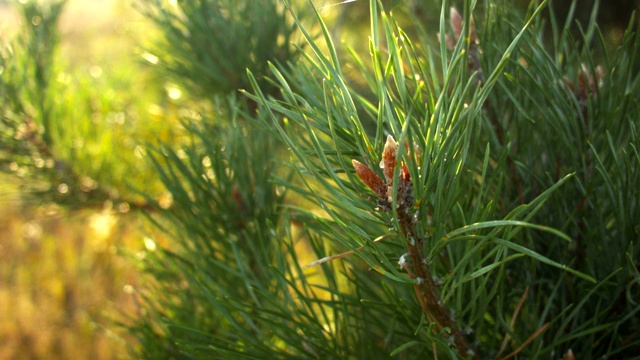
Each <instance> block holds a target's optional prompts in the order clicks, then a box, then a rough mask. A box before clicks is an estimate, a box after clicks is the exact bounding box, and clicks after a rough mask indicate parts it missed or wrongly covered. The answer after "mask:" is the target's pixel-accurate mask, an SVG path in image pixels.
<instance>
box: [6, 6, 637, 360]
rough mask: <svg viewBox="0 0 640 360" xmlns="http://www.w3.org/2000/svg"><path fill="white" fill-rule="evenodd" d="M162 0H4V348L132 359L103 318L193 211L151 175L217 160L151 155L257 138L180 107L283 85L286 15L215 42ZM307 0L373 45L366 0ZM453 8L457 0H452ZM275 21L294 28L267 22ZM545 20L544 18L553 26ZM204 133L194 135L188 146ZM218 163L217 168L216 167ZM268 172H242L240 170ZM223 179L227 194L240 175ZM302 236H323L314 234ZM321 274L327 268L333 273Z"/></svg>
mask: <svg viewBox="0 0 640 360" xmlns="http://www.w3.org/2000/svg"><path fill="white" fill-rule="evenodd" d="M160 2H161V0H153V1H148V2H146V1H142V2H136V4H135V6H132V4H130V3H129V2H127V1H120V0H112V1H98V0H96V1H90V0H68V1H67V2H61V1H20V2H13V3H10V2H0V116H1V119H0V209H1V210H0V264H1V265H0V284H1V287H0V312H1V313H2V314H4V315H3V316H2V318H1V319H0V349H1V350H0V358H47V359H51V358H60V359H68V358H95V359H112V358H128V357H129V356H130V355H129V354H127V353H126V351H124V350H123V349H125V348H126V346H127V345H126V344H125V343H124V342H123V340H122V338H125V339H126V338H127V336H128V335H127V334H126V333H124V332H118V334H117V335H116V334H114V333H112V331H114V328H113V321H112V318H114V317H115V318H117V319H119V320H121V319H122V317H125V318H128V317H136V316H143V315H144V314H142V313H141V312H140V309H139V308H138V307H137V303H136V300H135V299H134V297H133V295H132V294H133V293H134V292H135V288H136V285H137V281H138V277H139V273H140V271H141V269H140V268H136V267H135V266H134V265H133V264H134V263H135V261H131V259H137V260H140V263H139V264H142V265H141V266H143V267H144V266H152V265H149V264H152V263H146V262H145V257H147V256H161V255H149V254H150V252H149V250H150V249H155V248H156V246H166V247H168V248H171V247H172V246H178V245H172V244H170V243H169V240H168V235H167V234H165V232H162V231H160V230H159V229H160V228H159V227H156V226H151V225H150V223H149V219H151V220H154V221H159V222H162V220H158V219H157V218H156V217H154V212H156V211H161V209H167V208H174V207H175V208H177V209H180V210H182V211H184V212H183V213H180V212H178V210H176V213H174V214H176V215H175V216H184V217H188V216H194V214H191V213H189V211H190V210H191V209H189V208H188V207H187V205H188V204H174V202H173V199H172V197H171V195H170V192H169V191H167V189H165V187H164V185H163V184H162V183H161V180H162V179H159V177H162V176H165V177H166V176H178V177H179V178H182V177H188V176H193V174H199V173H207V171H214V172H215V170H216V169H211V166H208V167H207V166H206V164H207V162H206V161H205V162H204V163H203V161H204V159H198V160H199V163H197V164H190V166H193V168H191V169H186V170H185V168H182V169H179V170H180V171H175V172H173V173H172V172H171V171H170V170H167V173H164V174H160V176H159V175H158V173H157V172H156V171H155V167H154V165H153V163H152V162H149V161H148V159H147V155H148V154H149V152H150V151H152V150H154V149H155V150H154V151H156V155H157V156H158V157H157V158H156V159H157V161H161V160H162V158H163V157H165V156H168V157H173V158H176V159H183V160H184V159H188V158H193V157H197V154H201V153H202V152H201V151H199V150H197V149H194V148H190V147H189V144H192V142H191V141H192V140H193V139H192V138H191V137H192V135H193V134H194V133H195V134H198V132H199V131H200V133H202V132H205V131H211V132H216V133H218V132H221V133H222V134H226V136H229V138H231V139H233V138H234V137H235V139H236V140H237V139H238V138H241V137H243V136H256V135H255V134H247V133H242V131H240V130H238V129H235V130H234V129H212V128H210V127H207V126H209V125H205V127H204V128H200V127H199V126H200V125H198V126H195V125H193V124H191V125H189V123H188V122H186V123H185V119H196V120H197V121H200V120H201V117H200V115H199V114H201V113H206V112H207V111H211V110H212V109H218V110H219V109H224V108H226V107H227V106H228V105H221V104H220V102H219V101H220V100H219V98H218V97H217V95H221V94H229V93H230V92H233V91H235V89H242V88H249V87H250V84H249V83H248V80H247V79H246V78H245V77H244V76H238V74H244V69H245V68H247V67H249V68H251V69H252V71H253V72H254V74H256V77H257V78H258V79H259V80H260V85H261V86H263V87H266V88H267V89H271V91H273V93H272V94H271V95H273V96H274V97H278V96H279V94H278V91H277V88H276V87H271V88H269V83H268V82H263V81H264V80H263V79H262V75H267V73H268V72H269V69H268V67H267V64H266V62H265V60H270V61H273V62H283V63H286V62H295V61H296V60H297V56H298V55H297V53H296V51H295V45H296V44H297V45H298V46H302V42H301V41H300V39H299V34H297V32H296V30H295V28H294V24H293V23H292V22H291V21H288V20H287V19H286V18H285V17H282V19H283V20H282V21H281V22H278V23H277V24H278V25H279V26H280V27H279V28H274V29H270V28H266V29H265V27H264V21H263V20H264V19H265V16H264V14H265V13H270V12H273V11H274V10H275V9H274V8H273V5H272V3H271V2H259V4H260V6H248V5H247V6H246V8H243V9H239V11H244V12H242V14H244V15H246V16H247V19H248V20H247V24H245V25H247V26H245V27H243V28H242V31H238V32H237V33H236V35H237V36H236V37H235V38H224V39H220V38H216V37H211V38H207V39H200V38H194V37H184V35H185V34H188V33H198V32H201V31H204V32H208V33H217V32H220V31H223V30H225V29H218V28H215V27H213V28H209V27H208V26H209V25H210V24H200V26H203V28H197V29H190V28H184V27H182V25H181V23H180V21H179V20H180V19H181V17H184V16H189V15H190V12H199V11H206V10H207V9H206V8H204V7H203V6H204V4H206V2H205V1H179V2H173V3H172V2H167V3H166V4H169V3H172V4H175V5H179V6H181V12H178V13H172V12H168V11H158V10H159V9H163V8H164V9H166V7H163V6H160V5H161V4H160ZM227 2H228V3H233V2H234V1H233V0H228V1H227ZM514 2H515V3H518V5H519V9H520V11H521V12H522V13H525V12H526V11H527V7H528V5H529V3H528V2H527V1H523V0H520V1H514ZM382 3H383V4H384V6H385V8H386V9H388V10H391V11H393V12H394V14H395V15H396V16H397V17H398V18H399V19H402V18H406V19H409V18H413V19H417V20H418V21H419V22H421V23H422V24H423V25H424V26H425V28H426V29H428V31H431V32H432V33H435V32H436V31H437V24H438V16H439V13H438V11H434V9H433V2H432V1H420V0H412V1H401V0H386V1H383V2H382ZM587 3H589V4H587ZM592 3H594V2H593V1H584V2H581V3H580V6H578V7H573V8H572V7H571V5H570V4H571V2H570V1H559V0H557V1H553V2H552V9H553V13H554V14H556V15H557V16H558V18H559V20H558V21H559V22H560V23H562V22H564V18H565V17H566V16H568V15H571V16H572V17H575V18H576V19H578V20H579V24H580V25H572V31H573V32H574V33H573V34H574V36H575V37H576V38H578V36H576V34H579V31H580V28H582V29H586V28H588V26H589V22H590V20H591V14H592V12H591V5H590V4H592ZM166 4H165V5H166ZM245 4H247V3H246V2H245ZM316 5H317V7H318V8H319V9H320V12H321V13H322V14H323V16H326V21H327V22H328V25H329V30H330V31H331V32H332V35H333V37H334V39H336V40H337V39H340V41H342V42H344V43H345V44H349V46H352V47H353V51H354V52H356V53H359V54H367V53H368V49H367V46H368V44H367V42H366V41H362V39H363V38H365V37H366V36H368V33H369V3H368V2H367V1H353V2H345V3H341V2H340V1H336V2H331V1H317V2H316ZM451 5H457V6H458V7H459V8H462V6H463V4H462V1H459V2H457V3H456V2H452V3H451ZM262 6H264V8H263V7H262ZM637 8H638V1H622V0H619V1H607V2H601V3H600V5H599V10H598V12H597V20H598V21H599V24H600V25H601V27H602V28H603V30H604V32H603V33H604V36H605V45H608V46H611V47H615V46H616V44H619V43H620V42H621V41H623V33H624V29H625V28H626V27H627V25H628V21H629V19H630V14H631V12H632V10H634V9H637ZM247 14H248V15H247ZM547 15H548V16H550V15H549V14H547ZM229 19H231V18H228V19H223V21H222V22H217V23H216V24H220V23H223V24H224V23H225V21H228V23H229V24H230V25H229V26H231V24H233V21H234V20H229ZM152 22H155V23H156V25H160V28H159V27H158V26H154V25H152ZM269 23H273V22H269ZM572 24H573V23H572ZM226 30H228V26H227V29H226ZM314 30H319V29H314ZM405 30H407V32H408V33H410V34H417V33H419V32H420V31H421V30H420V29H419V28H417V27H416V28H411V27H409V28H407V29H405ZM283 31H284V32H285V33H287V34H290V36H285V37H282V36H277V35H276V34H281V33H282V32H283ZM548 31H549V32H552V31H553V29H552V28H551V27H548ZM256 34H257V35H259V36H258V37H256V36H255V35H256ZM314 36H315V35H314ZM215 40H217V41H225V43H224V44H222V46H223V47H226V48H227V49H228V50H227V51H225V52H224V53H211V52H210V50H209V49H208V48H207V47H203V46H200V44H201V43H202V42H207V41H215ZM167 41H170V42H171V43H172V44H179V45H180V49H182V51H181V52H178V53H166V52H165V51H163V49H165V48H166V42H167ZM251 41H254V42H259V44H260V45H261V46H262V48H261V49H262V50H261V51H259V52H256V53H243V52H242V49H244V48H246V47H244V46H239V45H242V44H243V43H246V42H251ZM214 45H215V46H216V47H217V46H220V45H221V44H214ZM338 50H339V54H340V55H341V56H344V58H345V59H346V58H348V56H349V54H348V51H349V50H348V49H346V48H344V47H342V46H338ZM190 56H196V57H199V58H201V59H203V61H204V64H205V66H204V67H202V68H191V67H189V65H190V64H192V63H193V62H191V61H189V57H190ZM261 56H264V58H263V57H261ZM211 59H217V60H216V61H213V62H211ZM207 61H209V63H207ZM346 63H347V66H346V68H345V70H344V71H345V75H346V76H347V77H348V78H350V79H352V81H353V83H354V84H359V85H360V86H361V88H362V89H363V91H365V92H366V90H365V89H366V87H367V85H366V79H364V78H363V77H362V76H361V75H360V70H359V69H358V68H357V67H356V66H352V65H353V64H350V62H349V61H348V60H347V61H346ZM635 68H636V69H638V65H637V63H636V64H635ZM220 74H226V75H225V76H223V77H220ZM575 76H577V75H575V74H574V77H575ZM203 77H204V78H206V81H203V79H202V78H203ZM372 95H373V94H372ZM237 101H239V102H246V101H248V100H247V99H246V98H244V97H242V98H240V99H238V100H237ZM245 109H248V110H246V111H247V113H250V112H251V111H253V110H255V108H253V107H252V106H248V107H245ZM244 115H246V114H242V113H230V112H227V111H222V115H220V114H219V115H218V116H221V117H231V118H233V119H234V120H233V121H236V122H239V123H242V122H243V121H245V120H243V118H244V117H245V116H244ZM205 123H206V122H205ZM194 126H195V127H194ZM185 129H187V130H189V131H185ZM225 131H227V132H228V133H227V132H225ZM234 131H235V132H234ZM206 141H207V139H206V138H204V137H203V138H202V139H200V140H198V141H197V142H196V143H201V142H206ZM211 141H212V142H214V143H215V144H213V145H212V147H213V148H216V147H217V148H221V147H224V145H225V144H224V142H225V140H224V138H218V137H216V138H215V139H212V140H211ZM220 142H222V143H220ZM159 144H163V145H162V146H161V145H159ZM163 146H167V147H166V148H163ZM194 146H196V145H194ZM229 146H232V145H231V144H229ZM246 151H250V152H253V153H261V151H262V150H261V149H260V148H257V149H246ZM269 151H279V150H277V149H276V150H269ZM213 156H216V154H209V159H211V158H212V157H213ZM227 161H233V159H228V160H227ZM201 166H202V167H201ZM160 167H161V166H160ZM167 169H171V167H170V166H168V165H167ZM218 171H222V173H224V169H218ZM267 171H269V170H268V169H266V170H264V172H263V173H261V174H248V175H246V176H238V178H239V179H244V180H241V181H249V180H250V179H254V177H255V176H258V175H259V176H264V175H265V174H266V173H267ZM216 176H217V177H220V176H222V174H217V175H216ZM247 179H249V180H247ZM259 183H261V181H259V180H255V179H254V180H251V181H249V183H247V184H243V186H242V187H241V188H244V189H255V188H256V184H259ZM228 186H229V187H230V189H231V190H230V191H231V193H232V194H235V193H234V192H233V188H234V183H233V182H230V183H229V184H228ZM204 189H207V188H206V187H204ZM209 190H210V189H209ZM173 191H180V190H179V189H177V190H176V189H173ZM141 194H144V195H141ZM267 195H269V194H265V196H266V197H265V198H264V199H263V200H264V201H265V202H266V203H268V204H271V205H270V206H276V205H277V204H278V201H281V200H278V199H277V197H276V198H270V197H268V196H267ZM243 196H244V198H243ZM251 199H253V198H251ZM249 200H250V199H249V197H247V195H246V194H242V193H237V195H236V196H235V197H234V196H232V197H231V198H226V199H220V201H225V202H227V203H228V202H231V203H232V204H235V205H236V206H247V205H246V204H247V202H248V201H249ZM252 201H253V200H252ZM294 201H295V200H294ZM297 201H299V202H300V203H302V202H303V200H301V199H299V200H297ZM240 204H245V205H240ZM269 209H270V208H269V207H267V208H266V210H269ZM142 211H145V212H146V213H147V216H146V217H143V216H142ZM149 213H150V214H151V215H149ZM229 221H238V219H232V220H229ZM277 221H280V220H279V219H276V218H274V219H273V222H274V223H276V222H277ZM161 225H162V224H161ZM272 226H273V224H267V223H265V224H261V227H258V228H256V229H251V231H252V232H248V233H247V234H245V235H246V236H254V237H260V236H263V235H261V234H262V233H267V232H269V231H270V230H272ZM560 227H561V226H560ZM174 230H175V229H174ZM188 230H189V231H198V229H188ZM201 230H202V231H206V229H201ZM168 233H171V232H170V231H169V232H168ZM281 235H283V236H284V235H286V234H281ZM300 236H302V235H300ZM308 236H310V237H311V235H308ZM174 238H175V236H174ZM312 243H313V244H314V246H318V247H321V244H320V242H317V243H315V242H312ZM230 246H231V245H230ZM285 253H286V252H285ZM294 253H295V251H294V252H290V253H289V254H290V255H291V254H294ZM199 260H203V261H205V259H204V258H203V259H199ZM217 260H218V261H222V260H220V259H217ZM286 260H287V259H285V258H283V259H280V261H281V262H286ZM206 261H210V260H206ZM211 261H213V260H211ZM264 261H267V260H264ZM174 266H185V265H184V264H174ZM143 269H144V268H143ZM283 271H284V270H283ZM325 276H327V278H328V279H329V280H327V281H338V280H335V279H331V277H330V275H329V274H325ZM255 281H256V283H260V281H261V280H260V279H256V280H255ZM241 296H248V295H247V294H244V295H243V294H241ZM306 305H308V306H309V307H313V306H315V305H314V304H306ZM120 312H122V313H125V315H122V314H121V313H120ZM210 325H211V324H208V325H207V326H210ZM150 326H154V325H153V324H152V325H150ZM376 326H383V324H378V325H376ZM139 340H141V341H144V339H139ZM343 340H344V341H355V340H354V339H348V338H345V339H343ZM154 341H155V340H154ZM358 345H359V346H361V347H365V346H366V344H358ZM165 350H166V349H165ZM148 355H149V354H148ZM151 355H152V354H151ZM333 355H335V354H333ZM338 355H339V354H338ZM150 357H151V356H150Z"/></svg>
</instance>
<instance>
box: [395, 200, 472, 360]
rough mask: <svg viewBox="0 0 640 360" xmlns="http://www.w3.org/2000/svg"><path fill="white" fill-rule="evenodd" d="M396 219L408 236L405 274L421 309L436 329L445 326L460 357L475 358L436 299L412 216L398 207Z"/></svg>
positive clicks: (436, 292)
mask: <svg viewBox="0 0 640 360" xmlns="http://www.w3.org/2000/svg"><path fill="white" fill-rule="evenodd" d="M398 222H399V224H400V230H401V231H402V233H403V234H404V236H405V237H406V238H407V239H409V241H408V242H407V249H408V254H409V258H410V259H411V264H412V268H413V271H411V272H408V274H409V276H411V277H412V278H414V279H416V280H417V282H416V283H415V284H414V288H415V291H416V296H417V298H418V302H419V303H420V307H421V308H422V312H423V313H424V314H425V316H426V317H427V319H428V320H429V321H431V322H433V323H435V324H436V326H437V328H438V329H444V328H449V331H450V332H449V337H450V339H451V341H452V342H453V344H454V345H455V347H456V349H457V351H458V353H459V354H460V355H461V356H463V357H468V356H470V355H471V356H472V358H474V359H477V356H476V355H475V352H474V351H473V350H472V347H471V345H470V344H469V342H468V341H467V339H466V336H465V334H464V333H463V332H462V331H460V329H459V328H458V325H457V324H456V322H455V320H454V319H453V317H452V316H451V314H450V313H449V312H448V311H447V309H446V307H445V306H444V305H443V304H442V303H441V302H440V293H439V291H438V287H437V285H436V283H435V281H434V279H433V276H432V275H431V269H430V268H429V265H428V264H427V262H426V259H425V257H424V251H423V245H424V241H425V239H424V238H420V237H418V236H417V231H416V228H415V223H414V222H413V219H412V216H411V215H410V214H409V213H408V212H407V211H406V209H405V208H404V207H402V206H401V207H400V208H399V209H398Z"/></svg>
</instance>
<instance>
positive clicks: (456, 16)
mask: <svg viewBox="0 0 640 360" xmlns="http://www.w3.org/2000/svg"><path fill="white" fill-rule="evenodd" d="M449 23H450V24H451V30H453V36H454V37H455V39H456V41H458V39H460V34H461V33H462V16H460V13H459V12H458V10H456V8H454V7H451V9H449Z"/></svg>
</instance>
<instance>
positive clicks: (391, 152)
mask: <svg viewBox="0 0 640 360" xmlns="http://www.w3.org/2000/svg"><path fill="white" fill-rule="evenodd" d="M397 154H398V143H397V142H396V140H395V139H394V138H393V136H391V135H389V136H387V142H386V143H385V144H384V150H382V162H381V164H380V165H381V167H382V172H383V173H384V178H385V179H386V180H387V184H392V183H393V172H394V170H395V169H396V156H397Z"/></svg>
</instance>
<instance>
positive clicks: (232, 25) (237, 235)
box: [124, 0, 640, 359]
mask: <svg viewBox="0 0 640 360" xmlns="http://www.w3.org/2000/svg"><path fill="white" fill-rule="evenodd" d="M433 3H434V4H433V5H430V6H429V7H428V6H427V5H423V4H420V3H418V2H413V3H412V4H413V5H414V6H416V7H421V6H424V7H425V8H428V9H431V11H435V15H436V16H434V18H433V19H428V20H426V19H424V18H421V17H420V16H421V15H420V14H422V13H423V12H421V11H414V10H415V8H414V9H411V8H409V5H407V4H402V5H397V6H394V7H393V12H390V11H388V9H387V8H386V7H385V6H386V3H385V2H382V1H379V0H370V1H369V3H368V6H369V12H370V16H369V34H356V36H357V38H358V40H357V41H358V43H354V44H346V46H345V47H344V48H341V47H340V46H338V45H336V42H337V41H338V40H339V39H337V38H335V32H334V31H333V29H332V28H331V25H329V24H328V23H327V21H328V20H327V19H326V18H325V17H324V16H323V11H322V10H321V9H318V8H316V7H315V5H314V3H313V2H311V1H309V2H306V1H300V2H294V1H291V0H260V1H256V0H235V1H234V0H184V1H176V2H171V1H168V2H165V1H162V0H152V1H146V2H141V3H139V5H140V10H141V11H142V13H144V14H145V15H146V16H147V17H148V18H149V19H151V21H153V22H154V23H155V24H156V25H157V30H158V32H157V33H154V34H153V36H157V38H156V41H155V42H154V44H153V45H151V46H149V47H148V48H147V49H146V51H147V52H146V54H148V56H147V58H149V59H153V61H151V65H153V66H154V68H155V69H157V71H158V72H159V73H160V74H163V75H164V76H168V77H170V78H171V79H172V81H175V82H176V83H179V84H180V85H181V86H183V87H184V89H186V90H187V91H188V93H189V94H190V95H191V96H192V101H193V105H192V107H191V108H190V109H189V111H185V112H184V116H183V123H182V124H183V129H182V133H181V134H182V136H181V137H179V142H178V143H175V142H167V143H164V144H160V145H157V146H156V145H153V146H150V148H149V149H148V154H149V160H150V162H151V163H152V164H153V165H154V166H153V168H154V171H155V174H156V175H157V177H158V178H159V180H160V181H161V182H162V183H163V185H164V187H165V188H166V190H167V191H168V192H169V193H170V194H171V196H172V204H171V206H170V207H167V206H163V204H160V203H159V202H158V201H157V199H155V198H154V197H153V196H151V195H148V196H147V197H146V203H148V204H150V205H149V206H150V207H152V208H154V209H156V210H157V211H154V212H152V213H150V214H149V220H150V221H152V222H153V223H154V224H155V225H156V226H157V227H158V228H160V229H162V230H163V231H164V232H166V233H167V234H169V235H170V236H171V238H172V239H173V240H174V242H173V243H171V244H168V245H167V246H158V245H157V244H151V243H150V245H149V246H148V252H147V253H146V255H145V256H144V257H143V258H141V259H140V265H141V269H142V271H144V272H145V273H146V274H147V278H146V282H145V283H144V284H141V285H140V286H139V288H138V289H137V296H138V300H139V303H138V305H139V312H138V314H137V317H136V318H133V319H129V321H128V322H126V323H125V324H124V325H125V326H126V327H128V330H129V332H130V334H132V335H133V336H134V337H135V339H136V341H135V343H133V344H132V346H131V350H132V354H133V356H134V357H136V358H153V359H157V358H225V359H235V358H260V359H262V358H277V359H280V358H292V359H299V358H332V359H333V358H336V359H342V358H362V359H377V358H388V357H396V358H402V359H404V358H407V359H413V358H416V359H418V358H419V359H422V358H437V359H443V358H446V359H449V358H452V359H458V358H460V359H484V358H487V359H488V358H496V359H511V358H523V359H535V358H541V359H546V358H564V359H574V358H578V359H583V358H585V359H590V358H631V357H633V356H637V353H638V352H639V351H640V338H639V337H638V327H639V321H640V317H639V316H638V312H639V311H640V304H639V302H638V300H637V299H638V298H640V297H639V294H640V287H639V285H640V271H639V268H640V265H638V264H639V261H640V260H638V259H639V258H640V254H639V250H638V244H637V240H638V238H639V236H640V209H639V204H638V203H639V201H640V186H638V184H640V153H639V152H638V149H639V148H640V139H639V138H638V134H637V131H638V125H640V111H639V110H640V104H639V103H638V100H637V95H636V94H638V93H640V89H639V87H640V80H639V79H640V77H639V76H638V66H637V64H638V63H639V60H638V59H637V55H638V54H640V37H639V36H638V35H637V31H638V28H637V26H638V25H637V21H636V20H635V18H633V19H632V20H631V21H630V23H629V26H628V28H627V30H626V31H625V32H624V34H623V35H622V37H621V39H620V41H619V43H617V44H615V45H614V46H612V45H611V44H610V43H609V41H608V40H607V38H606V35H605V34H604V33H603V31H602V30H601V29H600V28H599V27H598V25H597V24H596V23H595V21H592V22H590V23H589V26H588V27H586V28H579V31H578V32H577V33H572V32H570V31H569V28H570V27H571V26H572V21H573V20H572V18H571V17H569V18H568V19H567V20H566V21H565V22H564V23H562V22H560V21H559V20H558V19H557V18H556V17H554V16H553V14H551V15H550V16H548V17H547V16H546V15H545V14H547V13H546V12H547V11H548V10H549V1H547V0H545V1H533V2H531V4H530V5H529V7H528V8H527V9H526V11H525V12H524V13H521V12H518V11H517V10H516V9H514V8H513V6H512V5H511V3H510V2H508V1H499V0H495V1H485V2H477V1H472V0H466V1H464V3H463V4H462V6H459V7H458V8H456V7H452V4H450V3H448V2H446V1H443V2H440V1H435V2H433ZM343 6H346V5H345V4H343ZM576 6H577V2H574V3H573V9H574V10H575V7H576ZM434 9H435V10H434ZM596 14H597V7H594V9H593V12H592V19H595V18H596ZM365 40H366V41H367V43H366V44H365ZM363 44H365V45H366V46H364V45H363ZM196 109H198V110H196Z"/></svg>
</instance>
